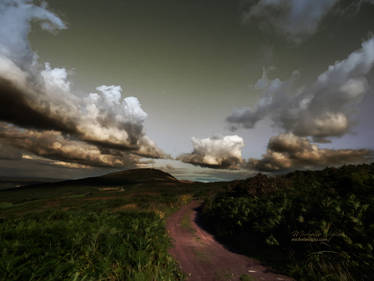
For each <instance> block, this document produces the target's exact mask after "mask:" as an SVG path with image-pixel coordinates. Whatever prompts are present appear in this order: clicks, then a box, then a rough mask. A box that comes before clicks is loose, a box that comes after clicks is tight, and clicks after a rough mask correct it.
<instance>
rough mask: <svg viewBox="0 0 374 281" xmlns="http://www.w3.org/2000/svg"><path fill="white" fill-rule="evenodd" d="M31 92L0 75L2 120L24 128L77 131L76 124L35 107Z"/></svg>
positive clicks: (66, 131)
mask: <svg viewBox="0 0 374 281" xmlns="http://www.w3.org/2000/svg"><path fill="white" fill-rule="evenodd" d="M27 97H30V94H28V93H27V92H26V90H23V89H21V88H19V87H17V86H16V85H15V84H14V83H13V82H11V81H9V80H6V79H3V78H1V77H0V121H6V122H9V123H12V124H15V125H17V126H20V127H24V128H33V129H43V130H59V131H62V132H65V133H77V132H76V128H75V124H74V123H73V122H71V121H67V120H64V119H62V118H61V116H59V118H56V117H54V116H50V114H49V112H41V111H40V109H36V108H34V107H33V105H32V103H33V101H32V100H31V98H30V99H28V98H27Z"/></svg>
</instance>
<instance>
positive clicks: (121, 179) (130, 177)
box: [18, 168, 179, 189]
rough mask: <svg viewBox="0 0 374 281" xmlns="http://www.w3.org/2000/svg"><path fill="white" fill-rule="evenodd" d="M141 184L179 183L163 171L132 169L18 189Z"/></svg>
mask: <svg viewBox="0 0 374 281" xmlns="http://www.w3.org/2000/svg"><path fill="white" fill-rule="evenodd" d="M143 183H179V181H178V180H177V179H176V178H175V177H173V176H172V175H170V174H168V173H165V172H163V171H160V170H157V169H151V168H144V169H132V170H125V171H121V172H115V173H110V174H107V175H104V176H98V177H89V178H83V179H77V180H66V181H60V182H55V183H53V184H50V183H45V184H44V183H41V184H39V183H38V184H31V185H27V186H22V187H19V188H18V189H29V188H40V187H46V188H50V187H52V186H53V187H59V186H66V185H85V186H88V185H89V186H110V185H127V184H143Z"/></svg>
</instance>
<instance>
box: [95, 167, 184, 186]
mask: <svg viewBox="0 0 374 281" xmlns="http://www.w3.org/2000/svg"><path fill="white" fill-rule="evenodd" d="M94 179H96V180H99V181H104V182H116V183H147V182H178V180H177V179H176V178H175V177H173V176H172V175H170V174H168V173H165V172H163V171H160V170H157V169H151V168H147V169H133V170H126V171H121V172H116V173H111V174H108V175H104V176H101V177H95V178H94Z"/></svg>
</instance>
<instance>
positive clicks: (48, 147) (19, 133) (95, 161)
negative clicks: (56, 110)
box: [0, 124, 139, 168]
mask: <svg viewBox="0 0 374 281" xmlns="http://www.w3.org/2000/svg"><path fill="white" fill-rule="evenodd" d="M0 139H1V140H2V143H6V144H7V145H10V146H13V147H16V148H18V149H21V150H23V151H27V152H30V153H32V154H34V155H38V156H42V157H45V158H49V159H53V160H57V161H62V162H67V163H66V165H65V166H69V165H70V166H73V165H72V164H68V163H78V164H81V165H88V166H94V167H117V168H134V167H136V166H137V164H136V163H137V162H138V161H139V157H137V156H134V155H131V154H129V153H126V152H122V151H118V150H114V151H113V150H110V149H108V150H107V151H106V153H103V152H102V151H101V150H100V149H99V148H97V147H96V146H94V145H90V144H87V143H85V142H81V141H79V140H71V139H67V138H65V137H64V135H62V134H61V133H60V132H57V131H43V132H40V131H37V130H26V129H19V128H16V127H14V126H10V125H6V124H1V126H0ZM31 158H32V156H31ZM31 158H30V159H31ZM62 162H60V164H61V165H63V164H64V163H62Z"/></svg>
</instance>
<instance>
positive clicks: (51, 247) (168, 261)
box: [0, 175, 224, 281]
mask: <svg viewBox="0 0 374 281" xmlns="http://www.w3.org/2000/svg"><path fill="white" fill-rule="evenodd" d="M123 182H125V184H121V179H120V177H119V176H118V175H116V181H115V182H113V180H112V179H110V181H109V182H105V181H104V182H103V181H100V180H99V182H98V183H97V184H95V183H92V182H91V180H90V183H85V182H82V181H78V182H74V181H70V182H66V183H62V184H49V185H41V186H34V187H31V188H21V189H16V190H9V191H1V192H0V280H9V281H10V280H12V281H13V280H14V281H15V280H40V281H42V280H43V281H45V280H74V281H78V280H95V281H96V280H131V281H136V280H139V281H140V280H142V281H147V280H165V281H167V280H170V281H174V280H183V279H184V276H183V274H182V273H181V272H180V271H179V268H178V266H177V264H176V262H175V261H174V260H173V259H172V257H171V256H170V255H169V254H168V248H169V247H170V246H171V241H170V240H169V237H168V236H167V233H166V229H165V219H166V218H167V216H168V215H169V214H171V213H172V212H173V211H175V210H177V209H178V208H179V207H180V206H182V205H183V204H186V203H188V202H189V201H190V200H191V199H193V198H202V197H203V198H204V197H206V196H209V195H210V194H213V193H215V192H216V190H217V188H218V189H220V188H222V187H223V186H224V184H221V185H220V184H218V185H209V184H200V183H194V184H186V183H179V182H174V181H169V180H166V181H161V182H160V181H154V182H152V181H147V182H138V183H137V182H131V183H129V182H128V181H126V180H123Z"/></svg>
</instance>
